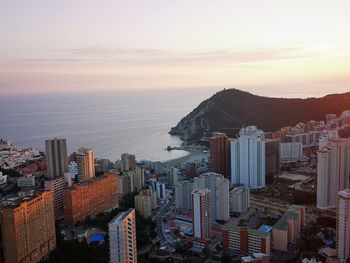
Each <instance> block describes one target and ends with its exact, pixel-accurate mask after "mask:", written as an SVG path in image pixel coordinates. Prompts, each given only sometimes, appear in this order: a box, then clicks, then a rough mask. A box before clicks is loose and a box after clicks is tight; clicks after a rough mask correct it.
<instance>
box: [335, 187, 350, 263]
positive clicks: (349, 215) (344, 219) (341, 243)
mask: <svg viewBox="0 0 350 263" xmlns="http://www.w3.org/2000/svg"><path fill="white" fill-rule="evenodd" d="M349 233H350V189H345V190H342V191H340V192H339V193H338V206H337V253H338V258H339V260H340V262H341V263H345V262H347V261H346V260H347V259H349V258H350V234H349Z"/></svg>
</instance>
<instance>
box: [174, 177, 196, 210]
mask: <svg viewBox="0 0 350 263" xmlns="http://www.w3.org/2000/svg"><path fill="white" fill-rule="evenodd" d="M191 193H192V183H191V182H190V181H188V180H185V181H180V182H178V184H177V185H176V186H175V208H176V209H180V210H191Z"/></svg>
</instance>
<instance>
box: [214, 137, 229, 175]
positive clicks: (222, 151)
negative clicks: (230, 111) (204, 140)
mask: <svg viewBox="0 0 350 263" xmlns="http://www.w3.org/2000/svg"><path fill="white" fill-rule="evenodd" d="M210 166H211V170H212V171H213V172H215V173H219V174H222V175H224V176H225V177H226V178H230V174H231V173H230V172H231V158H230V142H229V138H228V137H227V135H226V134H225V133H220V132H214V133H213V135H212V137H211V138H210Z"/></svg>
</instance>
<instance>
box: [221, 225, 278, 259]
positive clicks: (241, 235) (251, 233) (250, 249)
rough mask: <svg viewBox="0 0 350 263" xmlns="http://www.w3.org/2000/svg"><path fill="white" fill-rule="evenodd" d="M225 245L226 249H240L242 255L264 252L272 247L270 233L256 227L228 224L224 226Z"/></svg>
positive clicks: (268, 252)
mask: <svg viewBox="0 0 350 263" xmlns="http://www.w3.org/2000/svg"><path fill="white" fill-rule="evenodd" d="M223 246H224V248H225V249H231V250H236V251H240V253H241V255H247V254H252V253H264V254H267V255H269V254H270V249H271V237H270V233H266V232H263V231H260V230H256V229H250V228H247V227H240V226H236V225H232V224H226V225H225V226H224V228H223Z"/></svg>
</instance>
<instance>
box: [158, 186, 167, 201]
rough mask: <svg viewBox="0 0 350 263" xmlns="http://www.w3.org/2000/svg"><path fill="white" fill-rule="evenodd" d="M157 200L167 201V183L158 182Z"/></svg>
mask: <svg viewBox="0 0 350 263" xmlns="http://www.w3.org/2000/svg"><path fill="white" fill-rule="evenodd" d="M156 187H157V198H158V199H159V200H165V199H166V193H165V183H161V182H157V186H156Z"/></svg>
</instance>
